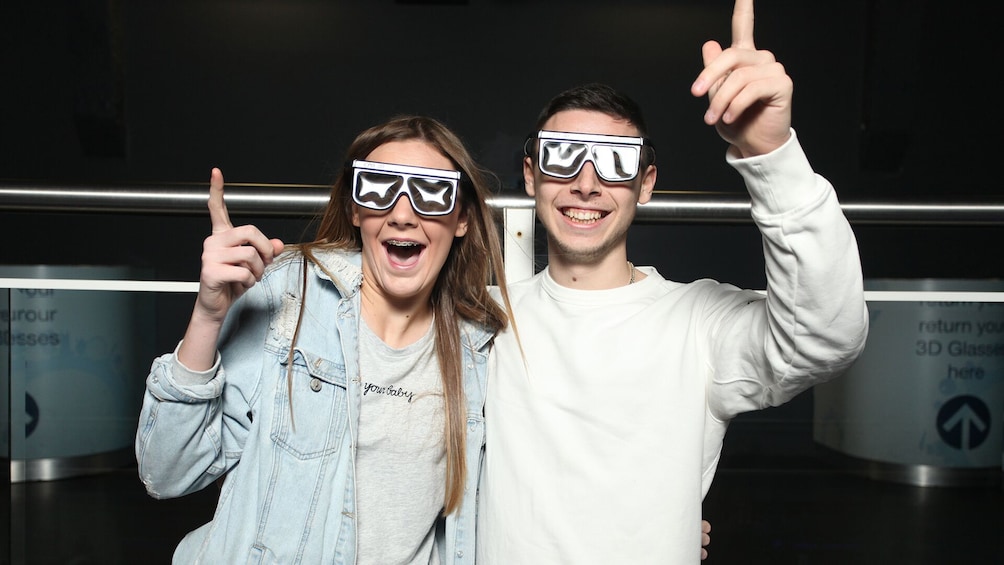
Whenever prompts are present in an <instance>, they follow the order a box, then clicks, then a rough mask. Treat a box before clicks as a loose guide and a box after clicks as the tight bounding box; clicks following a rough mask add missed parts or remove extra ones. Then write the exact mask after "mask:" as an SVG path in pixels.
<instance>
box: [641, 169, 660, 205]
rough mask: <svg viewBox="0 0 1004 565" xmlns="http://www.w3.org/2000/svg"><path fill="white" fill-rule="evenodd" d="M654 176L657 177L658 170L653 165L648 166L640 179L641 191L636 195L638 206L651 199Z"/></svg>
mask: <svg viewBox="0 0 1004 565" xmlns="http://www.w3.org/2000/svg"><path fill="white" fill-rule="evenodd" d="M656 176H658V170H657V169H656V168H655V165H649V166H648V167H646V168H645V174H644V175H642V177H641V191H640V192H639V193H638V203H639V204H645V203H646V202H648V201H649V200H651V199H652V191H653V190H655V177H656Z"/></svg>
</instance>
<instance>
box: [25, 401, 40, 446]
mask: <svg viewBox="0 0 1004 565" xmlns="http://www.w3.org/2000/svg"><path fill="white" fill-rule="evenodd" d="M24 413H25V414H26V415H27V416H28V422H27V423H26V424H25V425H24V437H28V436H30V435H31V432H33V431H35V428H37V427H38V403H37V402H35V399H34V398H32V397H31V395H30V394H25V395H24Z"/></svg>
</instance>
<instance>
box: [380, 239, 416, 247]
mask: <svg viewBox="0 0 1004 565" xmlns="http://www.w3.org/2000/svg"><path fill="white" fill-rule="evenodd" d="M387 245H393V246H394V247H418V246H420V245H422V244H421V243H418V242H417V241H398V240H396V239H391V240H388V241H387Z"/></svg>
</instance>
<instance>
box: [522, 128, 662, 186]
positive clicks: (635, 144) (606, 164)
mask: <svg viewBox="0 0 1004 565" xmlns="http://www.w3.org/2000/svg"><path fill="white" fill-rule="evenodd" d="M537 138H538V140H539V144H540V145H539V146H538V152H537V165H538V167H540V172H542V173H544V174H545V175H549V176H552V177H557V178H562V179H570V178H572V177H574V176H575V175H577V174H579V172H580V171H581V170H582V165H583V164H585V162H586V161H592V162H593V168H594V169H596V174H597V175H599V177H600V178H601V179H603V180H605V181H607V182H624V181H629V180H631V179H633V178H635V177H636V176H638V169H639V165H640V163H641V148H642V145H644V143H645V140H644V139H643V138H641V137H624V136H620V135H593V134H582V133H565V132H557V131H544V130H542V131H540V132H538V133H537Z"/></svg>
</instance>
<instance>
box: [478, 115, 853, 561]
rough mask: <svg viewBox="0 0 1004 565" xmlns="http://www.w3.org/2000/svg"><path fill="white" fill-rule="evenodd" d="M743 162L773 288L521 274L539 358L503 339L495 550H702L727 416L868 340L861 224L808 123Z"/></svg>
mask: <svg viewBox="0 0 1004 565" xmlns="http://www.w3.org/2000/svg"><path fill="white" fill-rule="evenodd" d="M727 160H728V162H729V163H730V164H731V165H732V166H734V167H735V168H736V169H737V170H738V171H739V172H740V173H741V174H742V176H743V177H744V179H745V181H746V184H747V187H748V189H749V192H750V194H751V197H752V203H753V204H752V214H753V219H754V220H755V222H756V224H757V226H758V227H759V229H760V231H761V233H762V235H763V242H764V256H765V260H766V272H767V296H766V297H764V296H763V295H762V294H759V293H756V292H753V291H746V290H740V289H737V288H736V287H734V286H730V285H725V284H721V283H718V282H715V281H711V280H700V281H696V282H692V283H677V282H672V281H668V280H665V279H664V278H663V277H662V276H661V275H659V273H658V272H656V270H655V269H654V268H652V267H644V268H642V270H643V271H644V273H645V274H646V275H648V276H647V277H646V278H645V279H644V280H641V281H639V282H636V283H634V284H631V285H628V286H624V287H620V288H614V289H610V290H599V291H582V290H573V289H569V288H565V287H562V286H560V285H558V284H557V283H556V282H555V281H554V280H553V279H552V278H551V277H550V276H549V274H548V272H547V271H546V270H545V271H543V272H541V273H538V274H537V275H536V276H534V277H533V278H531V279H529V280H527V281H523V282H519V283H516V284H513V285H510V287H509V294H510V299H511V300H512V305H513V308H514V314H515V320H516V324H517V327H518V330H519V333H520V340H521V343H522V347H523V350H524V351H525V355H526V359H525V364H524V359H523V357H522V356H521V354H520V349H519V347H518V345H517V343H516V341H515V338H514V336H513V334H512V332H511V331H507V332H506V333H504V334H503V335H501V336H499V337H498V338H497V339H496V345H495V348H494V353H493V362H494V363H495V372H494V373H493V374H492V375H491V377H490V380H489V388H488V398H487V403H486V406H485V417H486V433H487V440H486V441H487V446H488V447H487V451H486V459H485V464H484V472H483V474H482V486H481V492H480V499H479V508H478V540H477V541H478V564H479V565H513V564H531V563H532V564H541V563H543V564H551V563H569V564H575V565H582V564H590V563H595V564H602V565H610V564H620V563H630V564H632V565H636V564H644V563H658V564H660V565H665V564H678V563H698V562H699V561H700V520H701V501H702V499H703V497H704V495H705V494H707V491H708V488H709V487H710V485H711V481H712V479H713V477H714V473H715V469H716V468H717V465H718V458H719V455H720V453H721V448H722V440H723V438H724V435H725V429H726V427H727V425H728V421H729V420H730V419H731V418H733V417H734V416H735V415H736V414H739V413H740V412H744V411H748V410H757V409H761V408H765V407H767V406H775V405H778V404H781V403H783V402H786V401H788V400H790V399H791V398H792V397H794V396H795V395H796V394H798V393H799V392H802V391H803V390H805V389H807V388H809V387H811V386H813V385H815V384H816V383H819V382H823V381H825V380H828V379H830V378H832V377H834V376H835V375H837V374H839V373H840V372H841V371H842V370H844V369H845V368H846V367H847V366H849V365H850V363H851V362H852V361H853V360H854V359H855V358H856V357H857V355H858V354H859V353H860V351H861V349H862V348H863V347H864V340H865V336H866V334H867V325H868V316H867V311H866V306H865V302H864V293H863V285H862V275H861V264H860V260H859V258H858V253H857V245H856V242H855V239H854V235H853V233H852V232H851V229H850V226H849V224H848V223H847V221H846V219H845V218H844V216H843V213H842V211H841V209H840V206H839V203H838V202H837V198H836V195H835V193H834V191H833V188H832V187H831V186H830V184H829V183H828V182H827V181H826V180H825V179H823V178H822V177H820V176H818V175H816V174H815V173H814V172H813V171H812V169H811V167H810V165H809V163H808V161H807V160H806V158H805V155H804V153H803V152H802V149H801V147H800V146H799V145H798V143H797V140H796V139H795V135H794V132H792V138H791V140H789V142H788V143H787V144H785V145H784V146H782V147H781V148H778V149H777V150H775V151H774V152H772V153H770V154H768V155H761V156H759V157H754V158H749V159H738V158H735V157H734V156H733V155H731V154H730V155H728V156H727Z"/></svg>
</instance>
